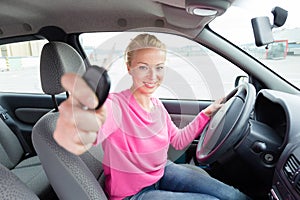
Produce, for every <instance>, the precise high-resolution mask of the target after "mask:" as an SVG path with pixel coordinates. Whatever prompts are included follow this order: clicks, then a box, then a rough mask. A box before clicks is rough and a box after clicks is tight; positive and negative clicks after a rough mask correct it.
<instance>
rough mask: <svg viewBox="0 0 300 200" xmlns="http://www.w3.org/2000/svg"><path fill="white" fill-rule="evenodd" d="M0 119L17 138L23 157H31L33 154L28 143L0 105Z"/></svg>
mask: <svg viewBox="0 0 300 200" xmlns="http://www.w3.org/2000/svg"><path fill="white" fill-rule="evenodd" d="M0 118H1V119H2V120H3V121H4V123H5V124H6V125H7V126H8V127H9V128H10V130H11V131H12V132H13V133H14V134H15V135H16V136H17V138H18V140H19V141H20V143H21V145H22V147H23V150H24V152H25V157H27V156H29V155H31V154H32V153H33V152H32V150H31V148H30V147H29V145H28V143H27V142H26V140H25V138H24V136H23V134H22V132H21V130H20V129H19V127H18V126H17V125H16V122H15V121H14V120H13V119H12V118H11V117H10V116H9V114H8V113H7V110H5V109H4V108H3V107H2V106H1V105H0Z"/></svg>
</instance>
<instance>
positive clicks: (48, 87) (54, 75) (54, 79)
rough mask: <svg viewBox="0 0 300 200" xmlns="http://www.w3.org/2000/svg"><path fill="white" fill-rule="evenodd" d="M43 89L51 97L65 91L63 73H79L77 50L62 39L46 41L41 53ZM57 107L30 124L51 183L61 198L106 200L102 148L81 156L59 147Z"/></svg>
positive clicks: (79, 60)
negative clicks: (56, 135) (62, 82)
mask: <svg viewBox="0 0 300 200" xmlns="http://www.w3.org/2000/svg"><path fill="white" fill-rule="evenodd" d="M40 67H41V68H40V73H41V82H42V89H43V91H44V92H45V93H46V94H49V95H51V96H52V98H53V100H54V104H56V102H55V95H58V94H61V93H63V92H66V91H65V90H64V88H63V87H62V86H61V84H60V79H61V76H62V75H63V74H64V73H66V72H72V73H77V74H80V75H82V74H83V73H84V71H85V64H84V61H83V60H82V58H81V57H80V55H79V53H78V52H77V51H76V50H75V49H74V48H72V47H71V46H69V45H68V44H65V43H62V42H49V43H47V44H45V45H44V47H43V49H42V54H41V66H40ZM58 116H59V112H58V107H57V105H54V109H53V110H52V111H51V112H49V113H47V114H45V115H44V116H43V117H42V118H41V119H40V120H39V121H38V122H37V123H36V124H35V126H34V127H33V133H32V140H33V145H34V148H35V149H36V151H37V154H38V156H39V157H40V160H41V162H42V165H43V167H44V169H45V172H46V174H47V176H48V178H49V181H50V183H51V185H52V186H53V188H54V190H55V192H56V193H57V195H58V197H59V198H60V199H64V200H68V199H72V200H73V199H80V200H84V199H107V197H106V195H105V193H104V191H103V189H102V187H101V186H103V184H104V178H103V177H104V176H103V170H102V165H101V160H102V157H101V156H102V154H101V151H102V148H101V146H100V145H99V146H95V147H93V148H92V149H90V150H89V151H88V152H86V153H84V154H83V155H81V156H76V155H74V154H72V153H70V152H68V151H66V150H65V149H64V148H62V147H61V146H59V145H58V144H57V143H56V141H55V140H54V139H53V137H52V134H53V132H54V130H55V126H56V121H57V118H58Z"/></svg>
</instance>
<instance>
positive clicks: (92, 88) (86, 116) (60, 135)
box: [53, 67, 110, 155]
mask: <svg viewBox="0 0 300 200" xmlns="http://www.w3.org/2000/svg"><path fill="white" fill-rule="evenodd" d="M95 70H96V71H95ZM96 73H98V74H96ZM101 73H102V74H101ZM103 73H105V74H103ZM91 75H92V76H91ZM61 81H62V85H63V87H64V88H65V89H66V90H67V91H69V93H70V96H69V98H68V99H67V100H66V101H64V102H62V103H61V105H60V106H59V112H60V116H59V118H58V120H57V125H56V129H55V131H54V135H53V137H54V139H55V140H56V142H57V143H58V144H59V145H61V146H62V147H63V148H65V149H66V150H68V151H70V152H71V153H74V154H76V155H80V154H82V153H84V152H85V151H87V150H88V149H89V148H90V147H92V145H93V143H94V142H95V140H96V138H97V132H98V130H99V128H100V127H101V126H102V124H103V123H104V121H105V118H106V111H105V107H104V106H102V104H103V103H104V101H105V99H106V97H107V95H108V92H109V87H110V82H109V78H108V76H107V74H106V71H103V70H98V69H95V68H94V67H92V68H91V69H90V70H88V71H87V72H86V73H85V74H84V76H83V77H80V76H78V75H76V74H70V73H69V74H65V75H64V76H63V77H62V80H61ZM101 89H102V90H101ZM96 95H98V97H97V96H96ZM101 95H102V96H101ZM99 103H100V104H99ZM100 106H102V107H100ZM99 107H100V108H99ZM84 108H87V109H84ZM96 108H97V109H96Z"/></svg>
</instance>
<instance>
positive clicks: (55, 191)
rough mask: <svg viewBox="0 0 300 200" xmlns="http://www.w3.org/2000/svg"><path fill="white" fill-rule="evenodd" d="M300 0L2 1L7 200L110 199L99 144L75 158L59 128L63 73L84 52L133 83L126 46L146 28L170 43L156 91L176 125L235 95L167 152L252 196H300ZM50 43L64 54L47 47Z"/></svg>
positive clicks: (0, 78) (2, 179) (114, 83)
mask: <svg viewBox="0 0 300 200" xmlns="http://www.w3.org/2000/svg"><path fill="white" fill-rule="evenodd" d="M295 3H296V2H295V1H263V2H262V1H257V0H255V1H253V0H252V1H246V0H216V1H209V0H198V1H196V0H185V1H174V0H123V1H118V0H110V1H105V0H86V1H68V0H52V1H26V0H22V1H11V0H3V1H1V3H0V5H1V6H0V13H1V14H0V16H1V18H0V47H1V54H0V65H1V67H0V116H1V120H0V127H1V129H0V160H1V161H0V163H1V167H0V172H1V173H0V191H1V192H0V199H14V198H16V199H28V198H30V199H32V198H37V199H59V198H60V199H68V198H70V199H82V198H87V199H89V198H96V199H105V198H107V197H106V195H105V193H104V192H103V190H102V187H103V182H102V181H103V175H102V168H101V146H100V147H97V149H96V151H94V150H91V151H90V152H88V155H86V154H84V155H83V156H81V157H77V156H75V155H72V154H70V153H68V152H66V151H64V150H63V149H61V148H60V147H59V146H58V145H57V144H55V142H54V140H53V138H52V137H51V136H52V130H53V127H55V119H56V117H57V113H58V112H56V111H57V110H58V108H57V106H58V105H59V104H60V103H61V102H62V101H64V100H65V99H66V98H67V97H68V96H67V95H66V93H65V91H63V89H61V88H60V87H59V84H60V83H59V81H58V82H54V80H59V78H60V76H61V75H62V74H63V73H64V72H65V71H64V70H65V68H63V67H64V66H69V65H76V63H81V59H82V65H84V66H85V67H86V68H88V67H90V66H91V65H97V66H101V67H103V68H105V69H106V70H107V72H108V75H109V78H110V81H111V87H110V92H117V91H121V90H123V89H125V88H128V87H129V86H130V84H131V82H130V78H129V75H128V73H127V69H126V65H125V62H124V50H125V48H126V46H127V44H128V43H129V42H130V40H131V39H132V38H133V37H134V36H136V35H137V34H140V33H151V34H154V35H155V36H157V37H158V38H159V39H160V40H162V41H163V42H164V43H165V44H166V46H167V62H166V66H167V71H166V77H165V80H164V84H163V85H162V87H161V88H160V89H159V90H158V91H157V92H156V93H155V96H156V97H158V98H160V99H161V101H162V102H163V104H164V106H165V107H166V109H167V110H168V112H169V114H170V115H171V117H172V120H173V121H174V123H175V124H176V125H177V126H178V127H184V126H186V125H187V124H188V123H189V122H191V121H192V120H193V118H194V117H195V116H196V115H197V114H198V113H199V112H200V111H201V110H202V109H204V108H205V107H207V106H208V105H209V104H210V103H212V102H213V101H214V100H216V99H218V98H221V97H223V96H227V102H226V103H225V105H224V106H223V107H222V109H221V110H220V112H218V113H217V114H216V115H215V116H214V117H213V118H212V120H211V122H210V124H209V125H208V126H207V129H206V130H205V131H204V132H203V133H202V134H201V136H200V137H199V138H196V139H195V140H194V141H193V142H192V143H191V144H190V146H189V147H188V148H186V149H185V150H182V151H178V150H175V149H173V148H172V147H170V149H169V159H170V160H172V161H174V162H176V163H181V164H185V165H187V166H189V167H193V168H195V169H199V168H201V169H202V170H204V171H205V172H207V173H208V175H210V176H212V177H215V178H217V179H219V180H221V181H223V182H225V183H227V184H229V185H232V186H234V187H236V188H238V189H239V190H241V191H242V192H244V193H245V194H247V195H249V196H250V197H252V198H253V199H259V200H261V199H295V200H296V199H300V179H299V178H300V175H299V170H300V151H299V150H300V140H299V137H300V135H299V134H300V133H299V130H300V129H299V128H300V127H299V126H300V123H299V117H298V115H299V113H300V112H299V111H300V110H299V109H300V106H299V105H300V90H299V88H300V68H299V66H298V65H299V63H300V45H299V44H300V24H299V20H298V19H299V17H300V16H299V12H298V11H297V6H295ZM276 7H277V9H279V11H278V10H277V9H276V10H275V9H274V8H276ZM277 11H278V12H277ZM284 16H287V19H285V18H284ZM278 18H280V19H278ZM261 20H262V21H263V22H264V24H263V23H261V22H262V21H261ZM277 20H280V21H281V23H282V24H281V25H278V21H277ZM255 23H257V24H256V25H255ZM256 31H258V32H256ZM255 36H258V37H255ZM49 43H50V44H51V45H53V46H52V47H53V49H54V51H53V52H54V54H52V50H51V51H50V50H49V52H48V50H43V47H44V46H45V45H46V44H49ZM61 44H62V47H61ZM64 45H66V46H67V49H73V50H74V51H73V50H70V51H71V52H69V50H64V48H65V46H64ZM69 47H70V48H69ZM78 56H79V57H78ZM77 58H78V59H77ZM61 66H63V67H62V68H60V67H61ZM73 67H74V66H73ZM55 70H56V71H55ZM53 87H57V88H56V89H55V92H53V91H51V89H52V88H53ZM49 88H50V89H49ZM55 113H56V114H55ZM51 116H52V117H53V116H55V117H53V118H52V117H51ZM45 119H47V120H49V121H46V122H45ZM48 122H49V124H48ZM44 129H45V130H46V131H44V132H43V131H40V130H44ZM33 132H38V133H34V134H32V133H33ZM129 181H130V180H128V182H129ZM99 182H100V183H101V184H99ZM100 186H101V187H100ZM212 189H215V188H212ZM66 193H67V194H66ZM81 195H83V196H81ZM90 195H91V196H90Z"/></svg>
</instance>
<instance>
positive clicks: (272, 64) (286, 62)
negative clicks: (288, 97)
mask: <svg viewBox="0 0 300 200" xmlns="http://www.w3.org/2000/svg"><path fill="white" fill-rule="evenodd" d="M257 5H260V6H257ZM254 6H255V9H249V7H250V8H252V7H254ZM276 6H279V7H281V8H283V9H285V10H287V11H288V17H287V19H286V22H285V24H284V25H283V26H282V27H275V28H273V29H272V31H273V38H274V43H272V44H270V45H268V46H262V47H257V46H256V45H255V40H254V34H253V30H252V25H251V19H252V18H254V17H261V16H267V17H269V20H270V23H271V24H273V18H274V17H273V15H272V13H271V11H272V9H273V8H275V7H276ZM298 13H299V11H298V7H297V6H295V2H294V1H263V2H262V1H259V0H253V1H244V2H243V3H241V4H236V5H235V4H234V5H233V6H232V7H230V8H229V9H228V12H226V13H224V15H222V16H220V17H218V18H216V19H215V20H214V21H212V22H211V23H210V28H211V29H212V30H214V31H215V32H217V33H219V34H221V35H222V36H223V37H225V38H226V39H228V40H230V41H231V42H233V43H235V44H237V45H238V46H239V47H240V48H241V49H243V50H245V51H246V52H248V53H249V54H250V55H252V56H254V57H255V58H256V59H257V60H259V61H260V62H262V63H263V64H265V65H266V66H267V67H268V68H269V69H271V70H273V71H275V72H276V73H277V74H279V75H280V76H282V77H283V78H284V79H286V80H287V81H289V82H290V83H292V84H293V85H294V86H296V87H298V88H300V76H299V75H300V67H299V63H300V21H299V17H298ZM228 21H230V22H232V23H226V22H228Z"/></svg>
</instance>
